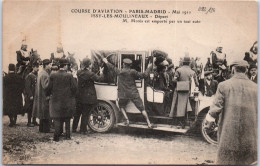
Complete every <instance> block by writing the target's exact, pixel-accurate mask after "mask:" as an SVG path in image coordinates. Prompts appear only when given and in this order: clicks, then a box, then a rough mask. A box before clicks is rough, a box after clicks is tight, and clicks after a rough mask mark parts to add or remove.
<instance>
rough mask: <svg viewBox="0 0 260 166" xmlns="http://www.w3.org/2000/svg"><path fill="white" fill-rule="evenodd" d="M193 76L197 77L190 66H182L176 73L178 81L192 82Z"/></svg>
mask: <svg viewBox="0 0 260 166" xmlns="http://www.w3.org/2000/svg"><path fill="white" fill-rule="evenodd" d="M191 76H195V72H194V71H193V70H192V69H191V68H190V67H189V66H182V67H180V68H178V69H177V70H176V72H175V77H177V78H178V79H177V81H190V77H191Z"/></svg>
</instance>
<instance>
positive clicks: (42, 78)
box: [33, 59, 51, 133]
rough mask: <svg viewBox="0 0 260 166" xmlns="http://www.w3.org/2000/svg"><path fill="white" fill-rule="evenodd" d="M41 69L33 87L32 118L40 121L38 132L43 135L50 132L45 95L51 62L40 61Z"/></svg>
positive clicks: (47, 103)
mask: <svg viewBox="0 0 260 166" xmlns="http://www.w3.org/2000/svg"><path fill="white" fill-rule="evenodd" d="M42 63H43V69H42V71H40V72H39V74H38V76H37V83H36V87H35V96H34V102H33V117H36V118H39V119H40V125H39V131H40V132H43V133H49V132H50V113H49V96H47V95H46V92H45V91H46V89H47V87H48V84H49V77H50V76H49V74H50V72H51V61H50V60H49V59H44V60H43V61H42Z"/></svg>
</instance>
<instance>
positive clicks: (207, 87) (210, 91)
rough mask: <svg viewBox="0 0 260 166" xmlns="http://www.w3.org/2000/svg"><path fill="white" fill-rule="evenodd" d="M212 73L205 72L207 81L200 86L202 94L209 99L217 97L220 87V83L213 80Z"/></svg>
mask: <svg viewBox="0 0 260 166" xmlns="http://www.w3.org/2000/svg"><path fill="white" fill-rule="evenodd" d="M212 73H213V71H205V72H204V76H205V79H204V80H203V82H201V84H200V85H199V86H200V91H201V92H202V94H203V95H205V96H208V97H211V96H213V95H215V93H216V91H217V87H218V82H217V81H216V80H213V77H212Z"/></svg>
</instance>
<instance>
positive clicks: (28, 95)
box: [24, 62, 39, 127]
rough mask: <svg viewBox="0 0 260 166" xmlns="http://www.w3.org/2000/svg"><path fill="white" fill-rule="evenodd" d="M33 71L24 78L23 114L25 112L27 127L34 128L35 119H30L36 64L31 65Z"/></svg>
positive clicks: (37, 68) (37, 67)
mask: <svg viewBox="0 0 260 166" xmlns="http://www.w3.org/2000/svg"><path fill="white" fill-rule="evenodd" d="M32 69H33V71H32V72H31V73H29V74H28V75H27V76H26V77H25V95H24V96H25V106H24V108H25V112H27V117H28V123H27V126H28V127H34V126H35V125H38V123H37V122H36V117H32V111H33V100H34V95H35V87H36V82H37V75H38V71H39V64H38V63H37V62H35V63H33V64H32Z"/></svg>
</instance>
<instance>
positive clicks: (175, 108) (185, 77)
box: [169, 57, 198, 128]
mask: <svg viewBox="0 0 260 166" xmlns="http://www.w3.org/2000/svg"><path fill="white" fill-rule="evenodd" d="M189 63H190V58H189V57H184V60H183V66H181V67H180V68H178V69H177V70H176V72H175V75H174V80H175V81H177V88H176V89H175V91H174V94H173V100H172V107H171V111H170V115H169V117H178V118H179V122H180V124H181V125H182V127H183V128H184V127H185V126H184V121H185V115H186V113H187V112H189V111H192V108H191V105H190V101H189V96H190V91H189V88H188V89H187V90H186V91H178V84H179V82H180V81H187V82H189V84H190V80H191V77H193V78H194V79H195V84H196V85H197V86H198V81H197V79H196V78H197V77H196V73H195V72H194V71H193V70H192V69H191V68H190V66H189Z"/></svg>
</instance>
